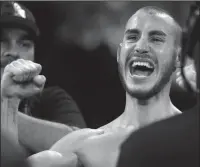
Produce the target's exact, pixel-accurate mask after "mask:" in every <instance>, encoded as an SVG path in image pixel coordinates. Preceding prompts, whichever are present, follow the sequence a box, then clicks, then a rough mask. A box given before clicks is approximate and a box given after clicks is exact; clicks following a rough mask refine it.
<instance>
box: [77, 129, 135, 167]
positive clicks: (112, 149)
mask: <svg viewBox="0 0 200 167" xmlns="http://www.w3.org/2000/svg"><path fill="white" fill-rule="evenodd" d="M132 130H133V128H132V127H131V128H116V129H115V130H114V131H110V132H106V133H104V134H102V135H97V136H91V137H89V138H87V139H85V140H84V141H83V142H82V144H81V147H79V149H78V150H77V151H76V152H75V153H76V154H77V156H78V159H79V160H80V162H81V163H82V164H83V166H84V167H103V166H109V167H115V166H116V165H117V161H118V157H119V154H120V146H121V144H122V143H123V142H124V141H125V139H126V138H127V137H128V135H129V134H130V133H131V132H132Z"/></svg>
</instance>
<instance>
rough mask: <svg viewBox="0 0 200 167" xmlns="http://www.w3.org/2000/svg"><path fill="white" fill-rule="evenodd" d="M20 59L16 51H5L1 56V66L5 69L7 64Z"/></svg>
mask: <svg viewBox="0 0 200 167" xmlns="http://www.w3.org/2000/svg"><path fill="white" fill-rule="evenodd" d="M19 58H20V55H19V52H17V50H15V49H12V50H6V51H4V52H3V53H2V55H1V66H2V67H5V66H6V65H7V64H9V63H11V62H12V61H15V60H17V59H19Z"/></svg>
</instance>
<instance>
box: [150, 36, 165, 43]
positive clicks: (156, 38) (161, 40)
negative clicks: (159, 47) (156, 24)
mask: <svg viewBox="0 0 200 167" xmlns="http://www.w3.org/2000/svg"><path fill="white" fill-rule="evenodd" d="M150 41H151V42H156V43H157V42H164V41H165V40H164V39H163V38H161V37H151V38H150Z"/></svg>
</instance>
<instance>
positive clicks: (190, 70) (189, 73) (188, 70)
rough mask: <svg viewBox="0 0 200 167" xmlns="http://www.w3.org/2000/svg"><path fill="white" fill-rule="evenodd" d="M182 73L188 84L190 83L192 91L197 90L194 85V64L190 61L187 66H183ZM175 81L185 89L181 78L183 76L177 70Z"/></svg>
mask: <svg viewBox="0 0 200 167" xmlns="http://www.w3.org/2000/svg"><path fill="white" fill-rule="evenodd" d="M184 74H185V77H186V79H187V81H188V82H189V84H190V85H191V87H192V89H193V90H194V91H197V85H196V71H195V67H194V64H193V63H192V64H191V65H189V66H186V67H184ZM176 83H177V84H178V85H179V86H180V87H181V88H182V89H186V87H185V82H184V80H183V77H182V75H181V72H180V71H179V72H177V73H176Z"/></svg>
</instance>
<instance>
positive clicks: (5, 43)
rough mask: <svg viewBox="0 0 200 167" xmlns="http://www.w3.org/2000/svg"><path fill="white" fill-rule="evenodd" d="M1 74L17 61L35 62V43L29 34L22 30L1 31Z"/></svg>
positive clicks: (8, 29)
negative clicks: (7, 66) (6, 67)
mask: <svg viewBox="0 0 200 167" xmlns="http://www.w3.org/2000/svg"><path fill="white" fill-rule="evenodd" d="M0 38H1V39H0V41H1V72H2V71H3V69H4V68H5V66H6V65H7V64H9V63H11V62H12V61H14V60H16V59H19V58H20V59H25V60H31V61H33V60H34V42H33V40H31V38H30V36H29V34H28V32H26V31H24V30H22V29H15V28H3V29H2V30H1V37H0Z"/></svg>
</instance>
